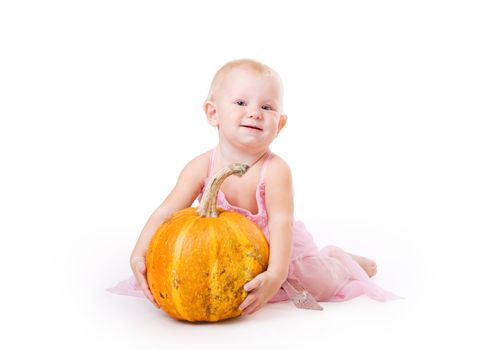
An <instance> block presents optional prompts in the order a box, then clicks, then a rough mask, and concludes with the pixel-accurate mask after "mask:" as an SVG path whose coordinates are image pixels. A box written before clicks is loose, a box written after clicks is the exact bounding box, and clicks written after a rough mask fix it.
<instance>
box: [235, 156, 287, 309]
mask: <svg viewBox="0 0 503 350" xmlns="http://www.w3.org/2000/svg"><path fill="white" fill-rule="evenodd" d="M267 174H268V176H267V177H266V197H265V201H266V207H267V215H268V221H269V226H268V227H269V247H270V249H269V265H268V267H267V271H265V272H263V273H261V274H259V275H258V276H256V277H255V278H254V279H253V280H251V281H250V282H248V283H247V284H246V285H245V286H244V288H245V290H246V291H251V293H250V294H249V295H248V296H247V297H246V299H245V300H244V301H243V303H242V304H241V305H240V309H241V310H242V314H243V315H246V314H251V313H253V312H255V311H257V310H258V309H259V308H260V307H262V306H263V305H264V304H265V303H267V302H268V301H269V300H270V299H271V298H272V297H273V296H274V295H275V294H276V292H277V291H278V289H279V288H280V287H281V285H282V284H283V282H284V281H285V280H286V278H287V277H288V266H289V263H290V254H291V250H292V236H293V190H292V175H291V173H290V168H289V167H288V165H287V164H286V163H285V162H284V161H283V160H282V159H280V158H279V157H274V158H273V159H271V163H270V164H269V169H268V171H267Z"/></svg>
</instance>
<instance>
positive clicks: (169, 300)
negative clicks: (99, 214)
mask: <svg viewBox="0 0 503 350" xmlns="http://www.w3.org/2000/svg"><path fill="white" fill-rule="evenodd" d="M247 170H248V166H247V165H244V164H233V165H231V166H229V167H227V168H225V169H222V170H221V171H220V172H218V173H217V174H216V175H215V177H214V178H213V179H212V181H211V182H210V185H209V186H207V187H206V189H205V192H204V193H203V197H202V200H201V203H200V206H199V208H197V209H196V208H187V209H183V210H180V211H178V212H176V213H175V214H174V215H173V216H172V217H171V219H169V220H167V221H166V222H164V223H163V224H162V225H161V226H160V227H159V229H158V230H157V232H156V233H155V235H154V237H153V238H152V241H151V242H150V246H149V249H148V251H147V258H146V263H147V281H148V285H149V287H150V290H151V292H152V294H153V296H154V299H155V300H156V302H157V303H158V304H159V305H160V306H161V308H162V309H163V310H164V311H166V312H167V313H168V314H169V315H170V316H172V317H174V318H176V319H179V320H187V321H191V322H193V321H210V322H216V321H220V320H224V319H227V318H232V317H237V316H240V315H241V311H240V310H239V309H238V306H239V305H240V304H241V303H242V302H243V300H244V299H245V298H246V295H247V293H246V292H245V290H244V289H243V286H244V284H245V283H246V282H248V281H250V280H251V279H253V277H255V276H256V275H258V274H259V273H261V272H263V271H265V270H266V268H267V263H268V260H269V245H268V243H267V240H266V238H265V236H264V234H263V232H262V231H261V229H260V228H259V227H258V226H257V225H256V224H255V223H254V222H252V221H250V220H249V219H248V218H246V217H245V216H243V215H241V214H238V213H235V212H229V211H223V210H221V209H217V208H216V201H217V194H218V191H219V189H220V186H221V184H222V182H223V181H224V180H225V178H227V177H228V176H230V175H232V174H236V175H239V176H241V175H243V174H244V173H245V172H246V171H247Z"/></svg>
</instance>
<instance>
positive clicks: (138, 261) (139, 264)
mask: <svg viewBox="0 0 503 350" xmlns="http://www.w3.org/2000/svg"><path fill="white" fill-rule="evenodd" d="M131 269H132V270H133V273H134V276H135V278H136V281H137V282H138V284H139V285H140V287H141V290H142V291H143V294H145V296H146V297H147V299H148V300H150V302H151V303H152V304H154V306H155V307H157V308H159V307H160V306H159V304H157V302H156V301H155V300H154V296H153V295H152V293H151V292H150V289H149V288H148V283H147V277H146V274H147V266H146V264H145V257H144V256H135V257H132V258H131Z"/></svg>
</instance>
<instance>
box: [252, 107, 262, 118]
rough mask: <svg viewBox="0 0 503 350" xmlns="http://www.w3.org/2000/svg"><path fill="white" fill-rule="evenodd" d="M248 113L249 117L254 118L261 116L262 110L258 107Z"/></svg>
mask: <svg viewBox="0 0 503 350" xmlns="http://www.w3.org/2000/svg"><path fill="white" fill-rule="evenodd" d="M249 113H250V118H254V119H259V118H262V112H261V111H260V109H255V110H251V111H250V112H249Z"/></svg>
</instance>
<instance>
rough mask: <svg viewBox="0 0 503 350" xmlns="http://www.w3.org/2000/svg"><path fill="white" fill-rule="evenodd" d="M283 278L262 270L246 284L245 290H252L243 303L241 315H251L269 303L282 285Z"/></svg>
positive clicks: (240, 307)
mask: <svg viewBox="0 0 503 350" xmlns="http://www.w3.org/2000/svg"><path fill="white" fill-rule="evenodd" d="M281 282H282V281H281V280H280V279H279V278H277V276H276V275H274V274H272V273H271V272H270V271H265V272H262V273H261V274H259V275H257V276H255V278H254V279H252V280H251V281H250V282H248V283H246V284H245V285H244V287H243V288H244V290H245V291H247V292H250V293H249V294H248V296H247V297H246V299H245V300H244V301H243V302H242V303H241V305H240V306H239V309H240V310H241V315H250V314H252V313H254V312H255V311H257V310H259V309H260V308H261V307H262V306H264V304H265V303H267V302H268V301H269V300H270V299H271V298H272V297H273V296H274V295H275V294H276V292H277V291H278V289H279V288H280V287H281Z"/></svg>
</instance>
